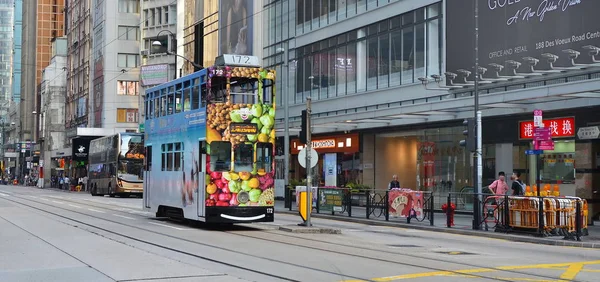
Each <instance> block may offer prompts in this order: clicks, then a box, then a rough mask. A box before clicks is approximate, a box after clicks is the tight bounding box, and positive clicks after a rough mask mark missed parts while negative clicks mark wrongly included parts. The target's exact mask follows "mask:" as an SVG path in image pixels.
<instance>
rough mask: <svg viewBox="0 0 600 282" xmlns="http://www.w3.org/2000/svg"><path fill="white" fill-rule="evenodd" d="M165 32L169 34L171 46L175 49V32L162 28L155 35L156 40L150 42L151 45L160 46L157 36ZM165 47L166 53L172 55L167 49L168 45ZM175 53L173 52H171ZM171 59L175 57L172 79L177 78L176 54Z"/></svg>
mask: <svg viewBox="0 0 600 282" xmlns="http://www.w3.org/2000/svg"><path fill="white" fill-rule="evenodd" d="M163 32H166V33H168V34H169V35H170V36H171V48H173V49H175V48H176V46H175V34H173V33H172V32H171V31H170V30H167V29H163V30H161V31H159V32H158V34H157V35H156V40H154V41H153V42H152V46H156V47H161V46H162V43H161V42H160V41H159V40H158V37H159V36H160V34H161V33H163ZM166 47H167V54H169V55H173V54H171V52H170V51H169V46H166ZM173 53H175V52H173ZM173 59H175V65H174V66H173V79H177V56H173Z"/></svg>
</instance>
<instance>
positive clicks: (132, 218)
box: [113, 213, 135, 220]
mask: <svg viewBox="0 0 600 282" xmlns="http://www.w3.org/2000/svg"><path fill="white" fill-rule="evenodd" d="M113 215H114V216H118V217H122V218H127V219H131V220H135V218H133V217H128V216H124V215H120V214H114V213H113Z"/></svg>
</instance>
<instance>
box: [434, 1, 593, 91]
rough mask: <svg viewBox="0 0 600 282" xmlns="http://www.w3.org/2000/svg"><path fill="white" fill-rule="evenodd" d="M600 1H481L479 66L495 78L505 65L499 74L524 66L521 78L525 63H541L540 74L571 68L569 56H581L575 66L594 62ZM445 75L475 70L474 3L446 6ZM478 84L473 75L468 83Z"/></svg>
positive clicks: (485, 75) (538, 66)
mask: <svg viewBox="0 0 600 282" xmlns="http://www.w3.org/2000/svg"><path fill="white" fill-rule="evenodd" d="M598 11H600V1H597V0H577V1H571V0H553V1H550V0H528V1H523V0H521V1H506V0H485V1H479V64H480V66H481V67H484V68H487V69H488V71H487V72H486V74H484V77H490V76H491V75H494V73H495V72H496V68H495V67H494V66H492V65H490V64H498V65H503V66H505V68H504V69H503V71H502V72H501V73H500V74H501V75H507V74H508V73H509V72H511V71H512V70H514V68H511V67H510V65H509V64H507V61H509V60H513V61H516V62H519V63H521V64H522V65H521V66H520V68H519V69H518V70H517V71H518V72H527V68H529V67H530V65H529V64H528V61H526V60H524V58H526V57H532V58H535V59H537V60H539V62H538V64H537V65H536V66H535V69H536V70H547V69H550V64H549V63H548V61H549V59H552V58H556V56H558V58H556V62H554V66H562V67H565V66H571V58H570V54H569V53H573V52H572V51H576V52H579V57H578V58H577V59H576V60H575V61H576V63H581V64H586V63H591V62H592V57H591V56H590V55H589V53H590V51H591V50H593V48H594V47H600V17H598V16H597V13H598ZM446 14H447V15H446V21H447V22H446V26H447V27H448V30H447V32H446V40H447V48H446V63H447V67H446V70H447V71H449V72H454V73H456V71H457V70H459V69H465V70H473V66H474V61H475V54H474V43H475V36H474V1H446ZM472 79H473V75H472V74H471V77H470V78H469V80H472Z"/></svg>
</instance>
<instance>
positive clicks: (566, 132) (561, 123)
mask: <svg viewBox="0 0 600 282" xmlns="http://www.w3.org/2000/svg"><path fill="white" fill-rule="evenodd" d="M543 124H544V127H547V128H550V135H551V136H552V138H555V137H574V136H575V132H576V131H575V118H574V117H567V118H555V119H547V120H544V121H543ZM533 128H534V126H533V121H521V122H519V138H520V139H533V132H534V130H533Z"/></svg>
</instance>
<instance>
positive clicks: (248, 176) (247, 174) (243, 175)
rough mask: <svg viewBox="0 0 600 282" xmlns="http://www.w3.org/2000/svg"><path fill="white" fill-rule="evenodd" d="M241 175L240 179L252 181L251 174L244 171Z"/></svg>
mask: <svg viewBox="0 0 600 282" xmlns="http://www.w3.org/2000/svg"><path fill="white" fill-rule="evenodd" d="M239 175H240V178H241V179H242V180H248V179H250V177H251V176H252V175H251V174H250V172H247V171H242V172H240V173H239Z"/></svg>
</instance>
